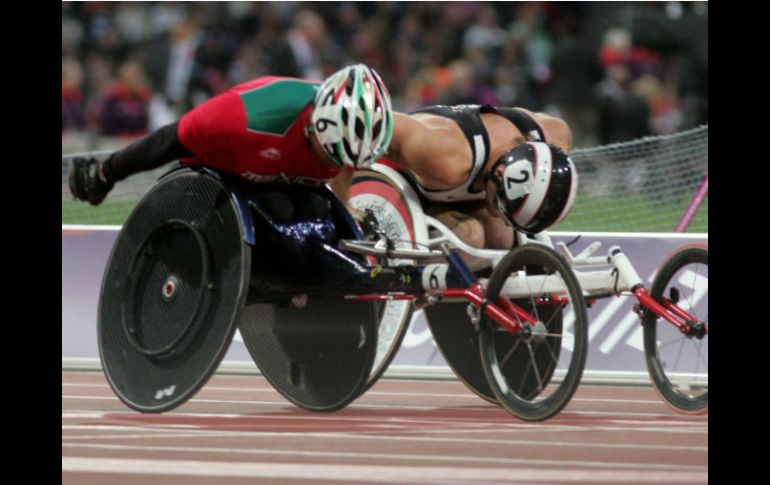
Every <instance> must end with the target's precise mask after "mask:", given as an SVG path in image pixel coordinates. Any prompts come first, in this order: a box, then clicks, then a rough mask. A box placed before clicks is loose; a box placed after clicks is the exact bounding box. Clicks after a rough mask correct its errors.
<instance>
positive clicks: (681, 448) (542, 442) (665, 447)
mask: <svg viewBox="0 0 770 485" xmlns="http://www.w3.org/2000/svg"><path fill="white" fill-rule="evenodd" d="M182 432H183V431H182ZM152 437H154V438H172V439H173V438H177V437H179V435H178V434H172V435H169V436H165V437H164V436H158V435H153V436H152ZM421 438H422V439H417V440H409V439H407V440H401V439H393V441H420V442H426V441H431V442H439V441H440V440H438V439H431V438H427V437H421ZM382 441H390V438H383V439H382ZM462 441H463V442H468V441H471V440H467V439H465V440H462ZM473 442H474V443H475V444H495V445H516V446H532V447H543V446H552V447H559V448H580V449H590V448H609V449H628V450H665V451H683V452H688V453H689V452H703V451H708V447H707V446H691V445H656V444H652V445H640V444H633V443H583V442H565V441H545V440H518V439H517V440H473ZM66 445H67V446H73V447H90V446H93V447H107V448H108V447H118V448H119V447H126V448H127V449H155V448H157V449H159V450H167V449H168V450H171V449H174V450H175V451H197V450H204V448H200V447H191V448H175V447H172V446H134V445H107V444H82V443H67V444H66ZM62 446H65V444H64V443H63V444H62ZM220 449H226V450H230V451H233V452H239V450H243V451H244V452H250V451H248V449H244V448H205V451H211V450H220ZM280 453H283V454H285V453H287V452H284V451H282V452H280ZM313 453H314V452H313ZM321 453H323V452H321ZM319 456H326V455H319Z"/></svg>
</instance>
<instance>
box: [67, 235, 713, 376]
mask: <svg viewBox="0 0 770 485" xmlns="http://www.w3.org/2000/svg"><path fill="white" fill-rule="evenodd" d="M118 230H119V228H118V227H110V228H100V227H96V228H89V226H81V227H74V226H63V227H62V360H63V361H66V360H68V359H86V360H87V359H98V358H99V350H98V345H97V337H96V310H97V305H98V300H99V292H100V289H101V281H102V275H103V273H104V269H105V267H106V264H107V260H108V258H109V255H110V250H111V248H112V245H113V243H114V242H115V239H116V237H117V234H118ZM575 236H576V234H574V233H552V234H551V238H552V239H553V241H554V243H556V242H559V241H564V242H568V241H571V240H573V239H574V238H575ZM594 241H600V242H601V243H602V247H601V248H600V249H599V250H598V251H597V252H596V253H595V254H594V255H595V256H598V255H602V254H606V251H607V248H609V247H611V246H614V245H618V246H620V247H621V248H622V250H623V252H624V253H625V254H626V255H627V256H628V258H629V260H630V261H631V263H632V264H633V266H634V268H635V269H636V272H637V273H638V274H639V276H640V277H641V278H642V280H643V282H644V284H645V285H646V286H647V287H649V286H650V285H651V284H652V279H653V278H654V276H655V272H656V270H657V268H658V267H659V266H660V265H661V264H662V263H663V262H664V261H665V259H666V258H667V257H668V255H669V254H671V253H672V252H673V251H674V250H675V249H676V248H678V247H679V246H681V245H684V244H687V243H693V242H700V243H705V242H708V235H705V234H702V235H701V234H641V233H639V234H636V233H635V234H619V233H582V237H581V239H580V240H579V241H578V242H576V243H575V244H574V245H572V246H571V247H570V250H571V251H572V253H573V254H578V253H579V252H580V251H582V250H583V249H584V248H585V247H586V246H588V245H589V244H590V243H592V242H594ZM635 303H636V299H634V298H632V297H628V296H621V297H610V298H605V299H600V300H598V301H597V302H596V303H595V304H594V305H593V306H592V307H591V308H589V309H588V321H589V334H588V337H589V353H588V359H587V362H586V373H590V372H610V373H612V372H618V373H631V374H637V373H639V374H641V373H646V372H647V370H646V367H645V363H644V350H643V345H642V327H641V325H640V322H639V318H638V317H637V316H636V314H635V313H633V311H632V308H633V305H634V304H635ZM567 320H569V316H567ZM706 358H707V357H706ZM251 362H252V360H251V356H250V355H249V353H248V351H247V350H246V347H245V345H244V344H243V341H242V340H241V338H240V335H239V334H237V333H236V336H235V339H234V340H233V343H232V344H231V346H230V349H229V351H228V353H227V355H226V356H225V358H224V363H238V364H240V363H251ZM392 365H393V366H394V367H398V366H404V367H410V368H414V367H418V368H419V367H425V368H439V369H444V368H447V365H446V363H445V361H444V359H443V358H442V356H441V353H440V352H439V351H438V349H437V347H436V345H435V343H434V342H433V338H432V336H431V333H430V330H429V329H428V326H427V324H426V322H425V317H424V315H423V312H422V311H418V312H415V313H414V315H413V317H412V322H411V324H410V326H409V330H408V332H407V335H406V337H405V338H404V341H403V343H402V345H401V348H400V350H399V352H398V354H397V355H396V358H395V359H394V361H393V364H392ZM254 370H255V371H256V370H257V369H256V365H255V366H254Z"/></svg>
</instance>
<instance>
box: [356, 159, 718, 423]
mask: <svg viewBox="0 0 770 485" xmlns="http://www.w3.org/2000/svg"><path fill="white" fill-rule="evenodd" d="M351 195H352V198H351V202H352V205H353V206H355V207H357V208H359V209H362V210H368V211H373V212H375V213H376V214H377V215H378V218H379V219H380V221H381V222H382V223H384V225H385V226H386V227H387V228H388V231H389V232H391V233H392V234H391V239H393V240H396V239H398V238H402V239H403V238H407V237H409V238H411V237H412V233H411V232H409V231H412V229H411V228H412V227H414V237H413V238H412V239H413V240H414V241H416V242H417V243H418V244H420V245H423V246H426V247H430V248H436V247H439V246H440V245H442V244H447V243H449V244H451V245H452V246H453V247H456V248H458V250H459V251H460V252H462V253H463V254H464V256H465V259H466V260H467V261H468V265H469V267H470V269H472V270H473V271H474V272H475V273H476V274H477V275H479V281H480V283H481V284H482V286H483V287H485V288H487V291H488V292H489V293H490V294H492V295H495V296H497V295H498V291H499V290H498V286H497V285H498V284H500V279H499V278H495V273H493V274H492V277H491V278H489V279H485V278H483V277H482V275H483V274H484V273H485V272H486V273H488V272H489V271H490V270H492V269H493V268H496V267H497V265H498V263H500V262H501V261H503V260H504V259H505V258H506V257H508V256H507V255H508V252H507V251H495V250H480V249H476V248H473V247H470V246H468V245H466V244H464V243H463V242H462V241H460V240H459V239H458V238H457V237H456V236H455V235H454V234H453V233H452V231H450V230H449V229H448V228H446V227H445V226H444V225H443V224H441V223H440V222H439V221H438V220H436V219H434V218H432V217H430V216H427V215H426V214H424V213H423V212H422V210H421V208H420V204H419V202H418V200H419V199H418V197H417V195H416V193H415V192H414V191H413V190H412V187H411V185H410V183H409V182H408V179H407V178H406V177H403V176H402V174H401V173H400V172H397V171H396V170H394V169H392V168H391V167H389V166H387V165H380V164H376V165H375V166H374V168H373V171H372V172H363V173H361V174H359V175H357V176H356V179H355V182H354V185H353V189H352V191H351ZM421 228H422V230H420V229H421ZM428 233H430V234H432V235H434V236H435V237H433V238H429V239H426V238H427V237H428ZM516 236H517V242H518V245H519V247H527V246H533V245H534V246H538V247H546V248H550V249H556V250H558V253H559V254H560V255H561V256H562V257H563V260H564V261H565V262H566V264H567V265H568V266H569V268H571V269H572V270H573V272H574V275H575V277H576V279H577V280H578V283H579V285H580V287H581V289H582V291H583V297H584V299H585V303H586V305H588V306H591V305H593V304H594V303H596V301H597V300H598V299H601V298H610V297H619V296H633V297H634V298H636V300H637V303H636V305H635V306H634V311H635V312H636V313H637V315H638V316H639V318H640V321H641V324H642V326H643V347H644V354H645V363H646V367H647V369H648V373H649V375H650V378H651V380H652V383H653V384H654V387H655V389H656V391H657V392H658V394H659V395H660V396H661V397H662V398H663V400H664V401H665V402H666V404H668V405H669V406H671V407H672V408H673V409H675V410H676V411H678V412H681V413H685V414H703V413H707V412H708V245H707V244H689V245H684V246H681V247H679V248H677V249H676V250H675V251H674V252H673V253H672V254H671V255H670V256H669V257H668V258H667V259H666V260H665V261H664V262H663V264H661V266H660V267H659V268H658V270H657V272H656V275H655V277H654V279H653V282H652V285H651V287H650V289H649V290H648V289H647V288H645V287H644V285H643V284H642V280H641V278H640V277H639V275H638V274H637V273H636V271H635V269H634V267H633V265H632V264H631V262H630V261H629V260H628V258H627V257H626V255H625V254H623V252H622V250H621V248H620V247H618V246H613V247H610V248H609V249H608V251H607V254H606V256H592V255H593V254H594V253H596V251H597V250H598V249H599V248H600V247H601V242H599V241H596V242H593V243H591V244H590V245H588V246H587V247H586V248H585V249H584V250H583V251H581V252H580V253H579V254H577V255H573V254H572V252H571V251H570V249H569V247H568V245H572V243H574V242H575V241H574V240H573V241H572V242H570V243H568V244H565V243H563V242H559V243H556V244H554V243H553V241H552V240H551V238H550V237H549V235H548V234H547V233H545V232H543V233H540V234H537V235H534V236H529V237H528V236H527V235H526V234H524V233H522V232H518V231H517V234H516ZM500 274H504V272H503V271H502V270H501V271H500V272H497V275H500ZM528 274H530V275H534V274H536V269H535V268H532V267H530V268H528ZM515 281H516V280H515V278H509V279H508V280H507V281H506V282H505V283H504V285H505V287H506V292H508V291H510V290H509V289H508V287H510V286H512V285H514V284H515V283H514V282H515ZM533 282H534V277H530V284H531V283H533ZM537 287H538V288H539V291H542V292H545V293H548V291H549V287H548V282H546V283H544V286H540V284H538V285H537ZM556 293H560V292H559V291H556ZM466 307H467V304H466V303H464V302H457V301H456V300H448V299H447V298H444V299H443V304H441V305H431V306H427V307H425V308H424V311H425V317H426V320H427V324H428V327H429V328H430V331H431V333H432V335H433V338H434V341H435V342H436V345H437V347H438V348H439V350H440V351H441V354H442V356H443V357H444V360H445V361H446V362H447V364H448V365H449V366H450V368H451V369H452V370H453V371H454V373H455V374H456V375H457V377H458V378H459V379H460V380H461V381H462V382H464V383H465V384H466V386H467V387H468V388H469V389H471V390H472V391H473V392H474V393H476V394H477V395H479V396H480V397H482V398H483V399H485V400H487V401H489V402H493V403H498V402H499V398H498V395H499V392H500V390H499V388H498V389H496V388H495V383H494V382H493V381H492V380H490V379H489V378H488V377H489V373H488V371H487V370H486V369H484V368H483V365H484V364H483V361H482V360H480V359H478V358H474V356H475V354H474V352H478V351H479V350H480V351H481V352H482V353H483V352H484V351H485V349H488V348H489V345H488V342H487V343H485V342H482V340H483V339H484V338H485V336H486V337H488V336H489V335H490V334H489V333H486V334H485V333H484V332H479V331H478V329H477V328H475V327H474V326H470V325H467V321H468V315H466ZM469 310H470V316H471V320H473V318H474V317H477V316H476V314H475V313H474V311H475V310H473V309H469ZM565 310H570V309H561V310H559V311H558V312H554V307H553V306H544V307H540V316H541V317H543V316H544V315H545V314H546V312H549V311H550V313H549V314H548V315H547V316H548V318H551V319H552V321H551V324H550V325H551V326H552V327H553V328H552V329H550V331H551V332H555V333H563V334H568V332H569V330H570V327H569V325H570V321H571V319H572V318H574V317H573V316H572V315H571V314H570V311H565ZM495 335H496V336H497V339H498V345H501V348H500V349H499V350H502V349H504V348H508V349H510V350H509V351H510V354H509V355H508V358H509V362H510V365H511V368H512V369H510V370H509V372H513V373H516V374H517V375H518V378H519V379H526V377H524V376H523V375H519V374H518V373H523V374H526V373H527V371H525V370H522V369H527V368H528V367H527V366H528V365H529V363H530V360H531V359H530V356H529V355H528V353H527V352H528V349H527V350H525V349H524V348H523V346H521V345H519V346H518V347H517V342H519V343H520V340H521V339H520V337H518V336H516V335H514V334H511V333H506V334H502V333H499V332H498V333H496V334H495ZM503 342H504V343H503ZM565 343H567V344H569V342H565ZM482 357H483V355H482ZM514 369H518V371H517V370H514ZM530 377H531V376H530ZM557 377H558V376H557ZM522 382H523V381H522ZM503 404H504V403H503ZM504 405H505V404H504Z"/></svg>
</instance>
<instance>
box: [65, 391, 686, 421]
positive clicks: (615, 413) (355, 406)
mask: <svg viewBox="0 0 770 485" xmlns="http://www.w3.org/2000/svg"><path fill="white" fill-rule="evenodd" d="M62 399H78V400H81V399H82V400H92V401H117V400H118V398H117V397H107V396H76V395H71V394H66V395H65V394H62ZM188 402H190V403H207V404H258V405H266V406H282V407H286V406H291V403H290V402H288V401H286V402H276V401H243V400H232V399H201V398H193V399H191V400H190V401H188ZM347 407H348V408H353V409H418V410H431V409H440V408H441V406H440V405H430V406H428V405H398V404H350V405H349V406H347ZM494 409H499V408H498V407H497V406H495V405H493V404H488V405H485V406H483V407H473V408H463V410H465V411H477V412H485V413H486V412H489V411H490V410H494ZM664 409H668V408H666V407H664ZM566 412H568V413H570V414H577V415H585V416H629V417H630V416H637V417H650V418H653V417H671V416H676V414H674V412H673V411H671V412H669V413H634V412H622V411H611V412H608V411H572V410H569V409H567V411H566ZM694 419H700V418H699V417H695V418H694Z"/></svg>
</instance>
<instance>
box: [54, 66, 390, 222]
mask: <svg viewBox="0 0 770 485" xmlns="http://www.w3.org/2000/svg"><path fill="white" fill-rule="evenodd" d="M392 133H393V113H392V110H391V101H390V95H389V93H388V90H387V89H386V87H385V85H384V84H383V83H382V80H381V79H380V77H379V75H378V74H377V73H376V72H375V71H374V70H373V69H371V68H369V67H367V66H365V65H363V64H356V65H351V66H347V67H345V68H343V69H341V70H339V71H337V72H336V73H334V74H333V75H332V76H330V77H329V78H328V79H326V80H325V81H324V82H323V83H319V82H313V81H307V80H302V79H295V78H286V77H276V76H264V77H260V78H257V79H255V80H253V81H251V82H247V83H244V84H241V85H238V86H235V87H233V88H231V89H230V90H228V91H226V92H224V93H222V94H220V95H218V96H215V97H213V98H211V99H209V100H208V101H206V102H204V103H202V104H201V105H199V106H197V107H195V108H194V109H192V110H191V111H189V112H187V113H186V114H184V115H183V116H182V117H181V118H180V119H179V121H177V122H175V123H172V124H170V125H167V126H165V127H162V128H160V129H158V130H157V131H155V132H153V133H151V134H149V135H147V136H145V137H143V138H141V139H139V140H136V141H134V142H133V143H131V144H129V145H128V146H126V147H125V148H123V149H121V150H118V151H116V152H114V153H112V154H111V155H110V156H109V157H107V158H106V159H105V160H104V161H101V162H100V161H98V160H96V159H94V158H83V157H80V158H75V159H74V160H73V164H72V166H71V168H70V172H69V175H68V177H69V188H70V191H71V192H72V194H73V195H74V196H75V197H76V198H77V199H80V200H84V201H88V202H89V203H90V204H92V205H99V204H100V203H101V202H102V201H103V200H104V198H105V197H106V195H107V194H108V193H109V191H110V190H111V189H112V188H113V186H114V185H115V183H116V182H118V181H121V180H123V179H125V178H126V177H128V176H130V175H132V174H135V173H138V172H142V171H145V170H151V169H154V168H158V167H160V166H162V165H164V164H166V163H168V162H171V161H173V160H177V159H179V160H180V161H181V163H182V164H183V165H187V166H196V165H204V166H208V167H213V168H216V169H219V170H222V171H224V172H226V173H229V174H233V175H236V176H240V177H243V178H245V179H248V180H251V181H253V182H258V183H274V184H282V183H299V184H309V185H321V184H323V183H326V182H329V181H331V184H332V186H333V187H334V188H335V191H337V195H338V196H339V197H340V198H341V199H342V200H343V201H347V200H348V192H347V190H349V186H347V185H345V183H344V182H345V181H349V180H350V179H351V177H352V172H353V171H354V170H355V169H361V168H366V167H368V166H369V165H371V164H372V163H373V162H374V161H376V160H377V159H378V158H379V157H380V156H381V155H382V154H383V153H384V152H385V151H386V150H387V148H388V144H389V143H390V139H391V136H392ZM348 172H349V173H348ZM339 180H341V181H342V182H339ZM281 202H282V201H281V200H280V199H277V200H275V201H274V203H273V204H271V205H272V206H273V207H272V208H273V209H274V210H275V211H277V212H279V213H280V212H281V211H283V210H284V209H285V207H281V206H282V204H281ZM286 216H287V217H288V216H289V215H288V214H286Z"/></svg>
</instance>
